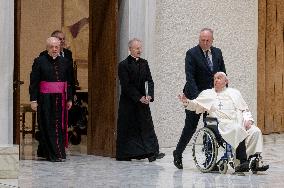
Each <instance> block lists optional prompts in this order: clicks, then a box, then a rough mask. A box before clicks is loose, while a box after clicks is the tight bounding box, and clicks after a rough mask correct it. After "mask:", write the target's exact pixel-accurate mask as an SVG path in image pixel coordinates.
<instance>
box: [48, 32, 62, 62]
mask: <svg viewBox="0 0 284 188" xmlns="http://www.w3.org/2000/svg"><path fill="white" fill-rule="evenodd" d="M46 50H47V52H48V54H49V55H50V56H51V57H53V59H55V58H56V57H57V56H58V55H59V52H60V40H59V39H58V38H56V37H49V38H47V40H46Z"/></svg>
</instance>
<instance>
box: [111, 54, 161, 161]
mask: <svg viewBox="0 0 284 188" xmlns="http://www.w3.org/2000/svg"><path fill="white" fill-rule="evenodd" d="M118 76H119V80H120V85H121V94H120V101H119V109H118V122H117V140H116V158H117V159H142V158H147V157H150V156H152V155H156V154H158V153H159V145H158V140H157V136H156V134H155V130H154V125H153V121H152V116H151V111H150V107H149V105H146V104H143V103H141V102H140V99H141V97H142V96H145V81H148V94H149V95H150V96H151V97H152V100H151V102H152V101H153V100H154V82H153V80H152V76H151V72H150V69H149V65H148V62H147V61H146V60H145V59H142V58H139V60H138V61H136V59H135V58H133V57H132V56H128V57H127V58H126V59H125V60H124V61H122V62H120V64H119V66H118Z"/></svg>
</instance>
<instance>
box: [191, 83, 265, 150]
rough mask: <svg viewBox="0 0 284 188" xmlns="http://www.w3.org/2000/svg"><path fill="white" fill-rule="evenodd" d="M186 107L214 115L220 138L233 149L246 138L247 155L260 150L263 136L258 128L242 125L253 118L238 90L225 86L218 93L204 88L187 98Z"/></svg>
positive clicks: (210, 115)
mask: <svg viewBox="0 0 284 188" xmlns="http://www.w3.org/2000/svg"><path fill="white" fill-rule="evenodd" d="M186 109H188V110H191V111H196V113H198V114H199V113H204V112H205V111H207V113H209V117H216V118H217V119H218V121H219V127H218V130H219V132H220V134H221V136H222V138H223V139H224V140H225V141H226V142H227V143H229V144H230V145H231V146H232V147H233V148H234V149H236V148H237V147H238V145H239V143H240V142H242V141H243V140H244V139H246V141H245V142H246V147H247V155H248V156H250V155H253V154H256V153H261V152H262V146H263V138H262V133H261V131H260V129H259V128H258V127H256V126H255V124H253V125H252V126H251V128H250V129H248V130H246V129H245V127H244V121H245V120H252V121H253V122H254V120H253V118H252V115H251V112H250V111H249V110H248V106H247V104H246V102H245V101H244V99H243V97H242V95H241V93H240V92H239V91H238V90H236V89H233V88H225V89H224V90H223V91H221V92H218V93H217V92H216V91H215V89H214V88H213V89H207V90H204V91H202V92H201V93H200V94H199V96H198V97H197V98H196V99H194V100H188V103H187V106H186Z"/></svg>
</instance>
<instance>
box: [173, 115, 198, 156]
mask: <svg viewBox="0 0 284 188" xmlns="http://www.w3.org/2000/svg"><path fill="white" fill-rule="evenodd" d="M185 114H186V118H185V125H184V127H183V130H182V133H181V136H180V138H179V141H178V144H177V146H176V151H175V154H177V155H180V156H181V155H182V153H183V151H184V150H185V148H186V146H187V144H188V142H189V141H190V139H191V137H192V135H193V134H194V133H195V131H196V128H197V125H198V121H199V119H200V114H196V113H195V111H189V110H185Z"/></svg>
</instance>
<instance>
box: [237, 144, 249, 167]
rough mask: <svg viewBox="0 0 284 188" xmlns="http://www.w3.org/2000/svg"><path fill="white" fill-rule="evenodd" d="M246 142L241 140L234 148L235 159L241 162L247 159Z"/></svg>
mask: <svg viewBox="0 0 284 188" xmlns="http://www.w3.org/2000/svg"><path fill="white" fill-rule="evenodd" d="M246 150H247V148H246V143H245V140H243V141H242V142H241V143H240V144H239V146H238V147H237V149H236V159H239V160H240V162H241V163H243V162H245V161H247V152H246Z"/></svg>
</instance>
